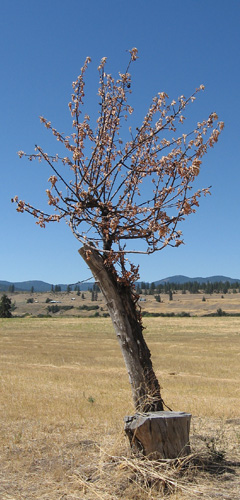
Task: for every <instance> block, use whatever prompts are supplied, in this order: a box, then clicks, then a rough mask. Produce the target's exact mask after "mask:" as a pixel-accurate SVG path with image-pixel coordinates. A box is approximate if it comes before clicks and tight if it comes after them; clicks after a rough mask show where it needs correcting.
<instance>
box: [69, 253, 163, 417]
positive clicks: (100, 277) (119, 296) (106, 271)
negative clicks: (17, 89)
mask: <svg viewBox="0 0 240 500" xmlns="http://www.w3.org/2000/svg"><path fill="white" fill-rule="evenodd" d="M79 253H80V255H81V257H82V258H83V259H84V260H85V262H86V263H87V265H88V267H89V268H90V270H91V272H92V273H93V276H94V278H95V280H96V282H97V283H98V285H99V287H100V289H101V291H102V293H103V295H104V297H105V299H106V303H107V307H108V310H109V314H110V316H111V319H112V322H113V326H114V329H115V332H116V335H117V339H118V342H119V344H120V348H121V351H122V354H123V358H124V361H125V364H126V367H127V371H128V375H129V380H130V384H131V388H132V395H133V401H134V405H135V408H136V410H137V411H138V412H139V411H140V412H149V411H153V412H154V411H161V410H163V401H162V398H161V393H160V385H159V383H158V380H157V378H156V375H155V373H154V370H153V366H152V361H151V353H150V350H149V349H148V347H147V344H146V342H145V340H144V337H143V333H142V332H143V326H142V322H141V316H140V314H139V312H138V310H137V307H136V301H134V298H133V294H132V290H131V286H130V285H125V284H123V283H121V282H118V281H117V279H116V274H115V273H114V269H113V268H111V267H110V266H109V265H106V264H105V262H104V257H103V256H102V255H101V254H100V253H99V252H98V251H97V250H95V249H94V248H91V250H90V249H89V246H83V247H82V248H80V250H79Z"/></svg>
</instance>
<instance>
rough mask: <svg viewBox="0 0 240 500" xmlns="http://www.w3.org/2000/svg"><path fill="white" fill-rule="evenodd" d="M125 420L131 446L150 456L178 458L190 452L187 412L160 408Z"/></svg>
mask: <svg viewBox="0 0 240 500" xmlns="http://www.w3.org/2000/svg"><path fill="white" fill-rule="evenodd" d="M124 420H125V432H126V434H127V436H128V438H129V441H130V445H131V447H132V448H133V449H137V450H140V451H141V452H142V453H143V454H144V455H146V456H148V457H149V458H153V459H157V458H163V459H165V458H177V457H181V456H185V455H189V454H190V452H191V448H190V444H189V431H190V421H191V414H190V413H184V412H174V411H159V412H154V413H145V414H136V415H134V416H133V417H125V419H124Z"/></svg>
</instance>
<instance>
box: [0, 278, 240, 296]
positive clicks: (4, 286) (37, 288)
mask: <svg viewBox="0 0 240 500" xmlns="http://www.w3.org/2000/svg"><path fill="white" fill-rule="evenodd" d="M193 281H197V282H198V283H216V282H219V281H222V282H223V283H224V282H226V281H229V283H236V282H238V283H240V279H233V278H229V277H227V276H221V275H219V276H209V277H207V278H202V277H196V278H189V277H188V276H182V275H175V276H170V277H168V278H164V279H161V280H157V281H154V283H155V285H160V284H164V283H179V284H183V283H188V282H193ZM140 283H142V281H141V282H140ZM145 283H146V282H145ZM77 284H78V283H76V285H77ZM93 284H94V282H90V281H88V282H85V283H79V286H80V290H81V291H86V290H88V289H91V288H92V286H93ZM11 286H14V290H15V291H16V292H17V291H19V292H20V291H21V292H30V291H31V290H32V289H33V290H34V292H50V291H51V287H52V285H51V284H50V283H46V282H45V281H37V280H32V281H16V282H11V281H1V280H0V291H1V292H7V291H8V290H9V287H11ZM58 286H60V287H61V290H62V291H63V292H64V291H66V290H67V287H68V286H69V285H68V284H61V283H60V284H58ZM70 286H71V288H72V290H74V288H75V284H74V285H70Z"/></svg>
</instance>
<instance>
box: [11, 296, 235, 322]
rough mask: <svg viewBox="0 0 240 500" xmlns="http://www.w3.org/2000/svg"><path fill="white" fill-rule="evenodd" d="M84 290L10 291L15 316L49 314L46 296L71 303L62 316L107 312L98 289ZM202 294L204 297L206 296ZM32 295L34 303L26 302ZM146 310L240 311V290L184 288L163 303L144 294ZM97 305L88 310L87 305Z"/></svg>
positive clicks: (193, 313) (60, 303) (200, 313)
mask: <svg viewBox="0 0 240 500" xmlns="http://www.w3.org/2000/svg"><path fill="white" fill-rule="evenodd" d="M83 294H84V299H83V298H82V292H81V294H80V296H78V295H77V294H76V292H70V293H66V292H58V293H51V292H49V293H33V294H31V293H28V292H15V293H14V294H9V293H8V296H9V297H10V298H11V300H12V303H14V304H15V310H14V312H13V315H14V316H22V315H26V314H28V315H30V316H38V315H46V314H48V310H47V308H48V306H49V305H50V306H51V305H53V304H51V303H46V300H47V299H49V300H53V301H56V305H58V306H59V307H60V308H61V307H62V308H64V307H66V306H67V307H72V309H69V310H64V309H60V311H59V312H57V313H55V314H53V315H54V316H56V317H59V316H81V317H87V316H94V314H96V312H97V313H98V314H99V315H100V316H103V315H104V314H106V313H107V307H106V304H105V302H104V298H103V296H102V294H101V293H98V300H97V301H94V302H92V301H91V292H83ZM203 298H204V299H205V300H203ZM29 299H31V300H32V301H33V303H29V302H27V301H28V300H29ZM139 305H140V306H141V309H142V311H143V312H146V311H147V312H150V313H165V314H166V313H174V314H180V313H182V312H183V311H184V312H187V313H189V314H190V315H191V316H204V315H206V314H211V313H216V311H217V310H218V309H222V310H223V311H225V312H226V313H230V314H231V313H234V314H236V313H238V314H240V293H227V294H224V295H222V294H219V293H213V294H211V295H208V294H205V295H204V294H203V293H198V294H190V293H188V292H187V293H186V294H185V295H183V294H182V293H181V291H179V292H176V293H174V294H173V300H172V301H170V300H169V296H168V294H161V303H159V302H157V301H156V299H155V297H154V295H146V296H145V295H141V301H140V302H139ZM86 306H87V307H89V306H95V307H96V306H97V307H98V309H95V310H92V311H87V310H86V309H84V307H86ZM50 314H52V313H50Z"/></svg>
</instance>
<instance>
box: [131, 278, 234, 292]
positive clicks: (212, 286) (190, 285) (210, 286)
mask: <svg viewBox="0 0 240 500" xmlns="http://www.w3.org/2000/svg"><path fill="white" fill-rule="evenodd" d="M136 291H137V293H138V294H145V295H154V294H155V293H166V294H169V292H177V291H182V293H183V294H184V293H186V292H189V293H200V292H204V293H206V294H212V293H223V294H226V293H229V292H233V293H237V292H240V282H238V281H236V282H234V283H230V282H229V281H216V282H213V283H211V282H209V281H208V282H207V283H200V282H198V281H188V282H186V283H169V282H168V283H160V284H158V285H156V284H155V283H154V282H153V283H148V282H144V281H142V282H141V283H138V284H137V287H136Z"/></svg>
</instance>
